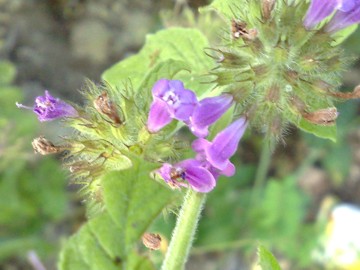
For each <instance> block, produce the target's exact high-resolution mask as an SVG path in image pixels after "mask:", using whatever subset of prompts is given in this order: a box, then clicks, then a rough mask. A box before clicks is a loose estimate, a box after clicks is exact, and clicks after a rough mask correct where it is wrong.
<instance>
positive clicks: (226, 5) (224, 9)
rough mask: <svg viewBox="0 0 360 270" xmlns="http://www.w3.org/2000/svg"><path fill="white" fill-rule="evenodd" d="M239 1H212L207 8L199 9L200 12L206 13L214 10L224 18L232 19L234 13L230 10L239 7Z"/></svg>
mask: <svg viewBox="0 0 360 270" xmlns="http://www.w3.org/2000/svg"><path fill="white" fill-rule="evenodd" d="M240 2H241V1H239V0H214V1H213V2H212V3H211V4H210V5H209V6H206V7H203V8H201V9H200V12H201V13H202V12H207V11H209V10H215V11H217V12H219V13H220V14H222V15H223V16H225V17H226V18H229V19H231V18H233V17H234V12H233V10H232V8H234V7H237V6H239V5H241V3H240ZM245 5H246V4H243V6H245Z"/></svg>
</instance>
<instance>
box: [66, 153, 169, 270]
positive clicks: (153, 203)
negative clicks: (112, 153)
mask: <svg viewBox="0 0 360 270" xmlns="http://www.w3.org/2000/svg"><path fill="white" fill-rule="evenodd" d="M133 163H134V165H133V167H132V168H130V169H128V170H124V171H116V172H111V173H109V174H107V175H106V176H105V177H104V179H103V198H104V205H105V210H104V213H102V214H101V215H99V216H97V217H95V218H93V219H91V220H90V221H89V222H88V223H87V224H85V225H84V226H83V227H82V229H81V230H80V231H79V232H78V233H77V234H76V235H74V236H73V237H72V238H71V239H70V240H69V241H68V243H67V244H66V245H65V247H64V249H63V251H62V254H61V257H60V262H59V269H61V270H67V269H70V270H72V269H80V270H81V269H94V270H95V269H106V270H108V269H110V270H111V269H139V270H140V269H141V270H142V269H143V270H150V269H151V270H153V269H154V267H153V265H152V263H151V262H150V261H149V260H148V259H147V258H146V257H144V256H141V255H139V254H137V253H136V252H135V246H136V244H137V242H138V240H139V239H140V238H141V236H142V234H143V233H144V232H145V230H146V229H147V228H148V227H149V225H150V224H151V222H152V221H153V220H154V219H155V218H156V217H157V216H158V215H159V213H160V212H161V211H162V209H163V208H164V207H165V206H166V205H167V204H169V203H170V201H171V200H172V192H171V191H170V190H169V189H167V188H165V187H164V186H162V185H160V184H159V183H157V182H155V181H154V180H153V179H151V178H150V176H149V174H150V172H151V171H152V170H154V165H153V164H150V163H146V162H144V161H138V160H135V161H134V162H133ZM79 256H80V257H81V259H79V258H78V257H79Z"/></svg>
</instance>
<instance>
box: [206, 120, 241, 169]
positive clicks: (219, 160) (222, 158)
mask: <svg viewBox="0 0 360 270" xmlns="http://www.w3.org/2000/svg"><path fill="white" fill-rule="evenodd" d="M246 127H247V120H246V118H245V117H242V118H239V119H238V120H236V121H235V122H233V123H232V124H231V125H229V126H228V127H227V128H225V129H224V130H223V131H221V132H220V133H219V134H218V135H216V137H215V138H214V140H213V142H212V143H211V146H209V147H207V148H206V149H205V151H206V158H207V160H208V161H209V162H210V164H211V165H212V166H214V167H215V168H217V169H219V170H220V171H222V170H225V169H226V167H227V166H228V162H229V158H230V157H231V156H232V155H233V154H234V153H235V151H236V150H237V147H238V144H239V141H240V139H241V137H242V136H243V134H244V132H245V130H246Z"/></svg>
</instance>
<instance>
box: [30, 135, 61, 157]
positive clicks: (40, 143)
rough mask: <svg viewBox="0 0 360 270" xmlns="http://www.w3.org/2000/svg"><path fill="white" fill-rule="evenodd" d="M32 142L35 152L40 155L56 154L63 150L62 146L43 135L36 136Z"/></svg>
mask: <svg viewBox="0 0 360 270" xmlns="http://www.w3.org/2000/svg"><path fill="white" fill-rule="evenodd" d="M31 144H32V147H33V148H34V152H35V153H37V154H40V155H49V154H55V153H59V152H60V151H61V150H62V147H60V146H55V145H54V144H53V143H52V142H50V141H48V140H47V139H45V138H44V137H43V136H40V137H38V138H35V139H34V140H33V141H32V143H31Z"/></svg>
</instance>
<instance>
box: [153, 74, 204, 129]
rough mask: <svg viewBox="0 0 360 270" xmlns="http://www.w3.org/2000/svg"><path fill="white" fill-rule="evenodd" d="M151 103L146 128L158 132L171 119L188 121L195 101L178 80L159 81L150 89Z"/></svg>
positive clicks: (192, 94) (194, 97)
mask: <svg viewBox="0 0 360 270" xmlns="http://www.w3.org/2000/svg"><path fill="white" fill-rule="evenodd" d="M152 95H153V99H154V100H153V102H152V104H151V107H150V112H149V117H148V122H147V127H148V130H149V131H150V132H153V133H154V132H158V131H159V130H161V129H162V128H163V127H164V126H166V125H167V124H169V123H170V122H171V121H172V119H176V120H180V121H184V122H186V121H189V117H190V116H191V115H192V113H193V111H194V109H195V107H196V105H197V102H198V101H197V99H196V95H195V93H194V92H193V91H190V90H188V89H185V88H184V84H183V83H182V82H181V81H178V80H166V79H161V80H159V81H157V82H156V84H155V85H154V87H153V89H152Z"/></svg>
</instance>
